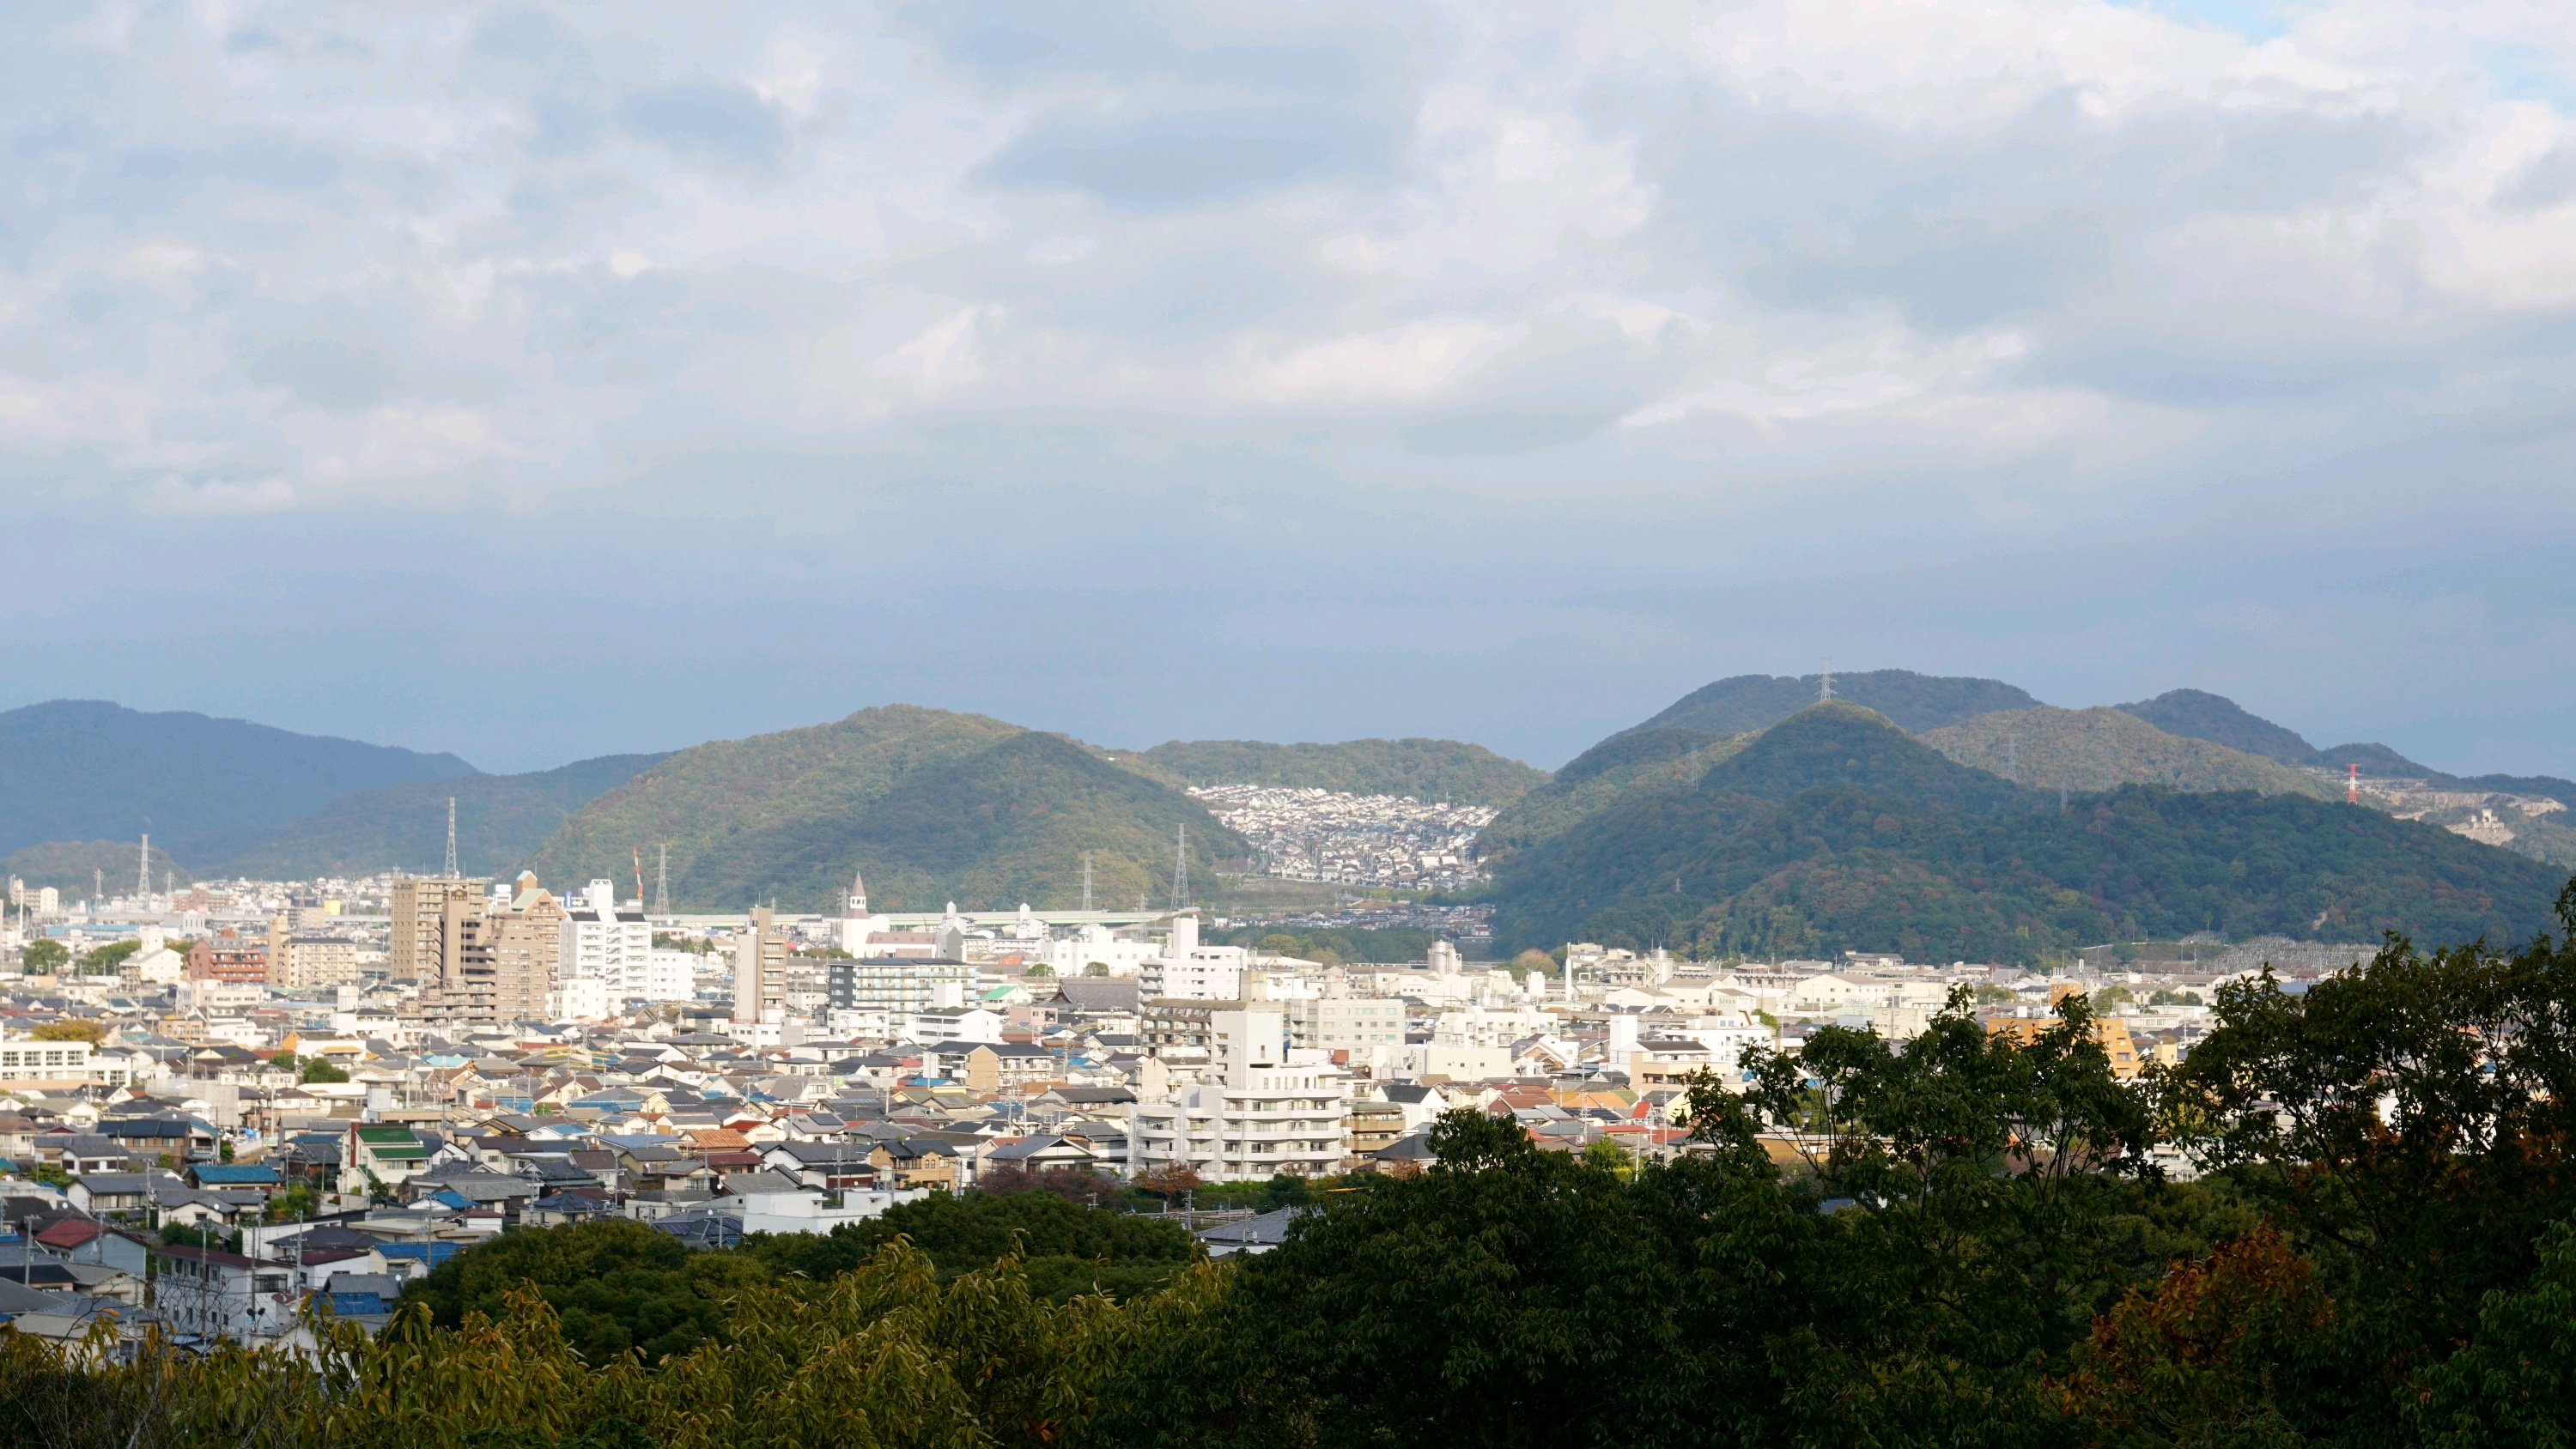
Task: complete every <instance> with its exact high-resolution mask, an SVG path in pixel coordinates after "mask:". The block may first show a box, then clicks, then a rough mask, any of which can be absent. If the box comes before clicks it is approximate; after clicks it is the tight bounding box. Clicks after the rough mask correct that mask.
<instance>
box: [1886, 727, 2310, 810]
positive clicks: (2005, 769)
mask: <svg viewBox="0 0 2576 1449" xmlns="http://www.w3.org/2000/svg"><path fill="white" fill-rule="evenodd" d="M1923 743H1925V744H1927V745H1930V746H1931V747H1932V748H1934V749H1936V750H1939V751H1940V752H1941V753H1943V754H1945V755H1948V756H1949V757H1950V758H1951V759H1953V760H1956V761H1958V762H1959V763H1960V764H1963V765H1967V766H1970V767H1972V768H1975V769H1979V770H1984V771H1986V772H1987V773H1988V774H1993V775H2002V776H2005V777H2006V778H2008V779H2013V780H2017V781H2019V782H2020V783H2022V784H2025V785H2029V786H2032V787H2034V788H2037V789H2042V790H2058V789H2065V790H2108V789H2112V788H2114V787H2116V786H2120V785H2162V786H2165V787H2166V788H2168V789H2173V790H2188V791H2210V790H2252V791H2254V792H2256V793H2257V794H2263V795H2307V796H2310V797H2313V798H2315V799H2319V800H2330V799H2336V798H2339V797H2340V796H2341V795H2342V793H2343V792H2342V791H2341V789H2339V788H2338V787H2336V786H2334V785H2331V784H2328V783H2327V782H2326V781H2324V780H2322V779H2319V778H2318V777H2317V776H2315V775H2311V774H2308V773H2306V772H2305V771H2302V770H2294V769H2292V768H2290V767H2289V766H2287V765H2284V764H2282V763H2280V762H2279V761H2277V760H2272V759H2266V758H2265V757H2263V756H2261V755H2255V754H2247V753H2246V752H2244V751H2243V750H2234V749H2229V748H2228V747H2227V746H2225V745H2219V744H2212V743H2210V742H2209V741H2208V740H2204V739H2191V738H2187V737H2185V736H2182V735H2174V734H2167V733H2166V732H2165V731H2163V730H2161V729H2158V728H2157V727H2155V726H2154V725H2152V724H2149V723H2147V722H2146V721H2145V720H2144V719H2141V718H2139V717H2137V716H2136V715H2133V714H2130V713H2128V712H2127V711H2126V710H2125V709H2099V708H2097V709H2056V708H2052V707H2050V706H2048V705H2044V704H2043V705H2039V706H2036V707H2035V708H2031V709H2016V710H2003V711H2000V712H1998V713H1995V714H1981V715H1979V716H1977V717H1976V718H1975V719H1972V720H1966V721H1962V722H1961V723H1959V724H1954V725H1944V726H1943V727H1941V728H1940V729H1937V730H1930V731H1927V732H1925V734H1924V735H1923Z"/></svg>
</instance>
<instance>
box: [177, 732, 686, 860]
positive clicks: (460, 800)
mask: <svg viewBox="0 0 2576 1449" xmlns="http://www.w3.org/2000/svg"><path fill="white" fill-rule="evenodd" d="M669 758H670V756H668V755H602V756H601V757H599V758H598V759H595V760H578V761H575V762H574V763H572V764H569V765H564V766H561V767H559V768H556V769H552V770H538V771H534V772H532V773H529V774H525V775H479V774H478V775H465V776H460V777H459V778H456V779H453V780H429V781H420V782H416V783H413V784H409V785H396V786H393V787H391V788H389V789H384V790H367V791H362V792H360V793H358V794H355V795H343V796H341V797H340V798H339V799H337V800H334V801H332V802H331V803H330V804H328V805H325V806H323V807H322V808H321V810H319V811H317V812H316V813H314V814H312V815H310V816H307V817H305V818H304V819H302V820H299V821H297V822H295V823H294V824H292V825H289V826H288V827H286V828H285V829H284V830H281V831H279V832H278V833H277V834H275V835H272V836H270V837H269V838H268V839H267V840H264V841H261V842H260V843H259V844H257V845H254V846H251V847H249V848H248V849H246V850H243V851H242V852H240V853H239V854H237V855H235V856H233V857H232V858H231V859H229V860H226V861H224V862H223V869H224V870H225V871H226V872H227V873H229V874H232V875H244V876H250V877H252V878H254V879H264V880H309V879H312V878H314V877H316V876H329V875H342V876H346V875H367V874H372V873H374V872H376V871H383V870H407V871H413V872H422V871H434V870H437V869H438V868H439V867H440V866H441V865H442V864H443V863H444V861H445V858H446V854H447V802H448V800H449V799H450V798H453V799H454V800H455V801H456V864H457V868H458V869H460V870H463V871H464V872H466V873H467V874H469V875H484V876H493V877H500V876H504V875H508V874H510V873H512V872H514V871H516V870H518V869H519V868H520V867H521V866H524V865H526V864H527V863H528V862H529V861H530V860H531V859H532V858H533V857H534V856H535V855H536V853H537V848H538V847H539V846H540V845H542V844H544V843H545V839H546V837H547V836H549V835H551V834H553V833H554V830H555V827H557V826H559V825H561V824H563V823H564V821H565V820H566V819H567V818H569V817H570V816H571V815H572V813H573V812H574V811H575V810H578V809H580V808H581V807H582V806H584V805H586V804H588V803H590V802H591V801H592V800H595V799H597V798H598V797H599V796H600V795H602V794H604V793H605V792H607V791H609V790H612V789H614V788H616V787H617V786H619V785H622V784H624V783H626V782H627V781H628V780H631V779H633V778H635V776H636V775H637V774H638V773H640V772H641V771H644V770H646V769H649V768H651V767H652V766H654V765H656V764H659V763H660V762H662V761H663V760H666V759H669ZM645 853H646V854H647V855H648V856H649V855H650V854H651V853H652V852H650V851H647V852H645ZM633 871H634V861H633V857H632V856H629V857H628V861H627V868H626V870H625V871H623V872H621V873H620V874H619V875H617V876H616V877H615V878H616V879H618V880H628V879H631V878H632V875H633Z"/></svg>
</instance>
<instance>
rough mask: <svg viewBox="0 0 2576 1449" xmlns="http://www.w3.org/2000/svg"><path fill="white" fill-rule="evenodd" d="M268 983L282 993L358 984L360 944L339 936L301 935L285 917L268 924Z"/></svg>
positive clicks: (272, 919)
mask: <svg viewBox="0 0 2576 1449" xmlns="http://www.w3.org/2000/svg"><path fill="white" fill-rule="evenodd" d="M268 984H269V985H271V986H274V987H276V988H278V989H279V990H281V991H294V990H297V989H299V988H301V987H307V986H355V985H357V984H358V943H357V942H355V941H343V940H341V939H339V938H338V937H336V936H298V935H294V934H291V933H289V932H288V930H287V929H286V917H284V916H271V917H270V918H269V921H268Z"/></svg>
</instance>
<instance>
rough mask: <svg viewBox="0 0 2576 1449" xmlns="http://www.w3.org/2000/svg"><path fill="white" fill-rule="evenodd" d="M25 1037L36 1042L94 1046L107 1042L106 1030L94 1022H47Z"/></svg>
mask: <svg viewBox="0 0 2576 1449" xmlns="http://www.w3.org/2000/svg"><path fill="white" fill-rule="evenodd" d="M27 1035H28V1036H29V1037H30V1038H31V1039H33V1040H36V1041H85V1042H90V1043H93V1044H95V1043H98V1042H102V1041H105V1040H107V1028H106V1027H105V1026H103V1025H101V1024H99V1023H98V1022H95V1021H70V1020H64V1021H49V1022H46V1023H45V1024H44V1025H43V1026H40V1027H37V1028H36V1029H35V1030H34V1031H31V1032H29V1033H27Z"/></svg>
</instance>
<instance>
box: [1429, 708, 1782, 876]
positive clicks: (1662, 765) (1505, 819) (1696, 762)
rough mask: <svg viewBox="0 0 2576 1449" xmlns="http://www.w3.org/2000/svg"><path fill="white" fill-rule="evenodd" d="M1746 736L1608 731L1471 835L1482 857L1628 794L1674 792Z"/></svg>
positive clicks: (1666, 728)
mask: <svg viewBox="0 0 2576 1449" xmlns="http://www.w3.org/2000/svg"><path fill="white" fill-rule="evenodd" d="M1752 738H1753V736H1751V735H1720V734H1711V733H1710V732H1709V731H1707V730H1699V729H1691V728H1689V727H1687V726H1683V725H1657V726H1655V727H1654V728H1652V729H1635V730H1629V731H1627V732H1626V733H1624V734H1615V735H1612V736H1611V737H1610V738H1608V739H1606V740H1603V741H1602V742H1601V743H1599V744H1597V745H1594V746H1593V747H1592V748H1590V749H1588V750H1585V751H1584V752H1583V753H1582V754H1580V755H1577V756H1575V757H1574V758H1573V759H1571V760H1568V761H1567V762H1566V764H1565V768H1564V769H1561V770H1559V771H1557V772H1556V777H1555V778H1554V779H1552V780H1549V781H1548V782H1547V783H1545V784H1543V785H1540V786H1539V787H1538V788H1536V789H1534V790H1531V791H1530V792H1529V793H1528V794H1525V795H1523V796H1521V797H1520V798H1519V799H1517V800H1514V801H1513V802H1511V803H1510V804H1508V805H1506V806H1504V807H1503V808H1502V809H1501V810H1500V811H1499V812H1497V813H1496V814H1495V816H1494V818H1493V821H1492V823H1490V824H1488V825H1487V826H1486V827H1485V828H1484V829H1483V830H1482V831H1480V832H1479V833H1478V834H1477V836H1476V851H1477V854H1478V855H1480V856H1481V857H1483V858H1484V859H1486V860H1488V861H1494V860H1499V859H1501V858H1502V857H1504V856H1507V855H1510V854H1512V853H1513V852H1514V851H1521V850H1527V849H1529V848H1530V847H1531V846H1533V845H1536V844H1538V843H1539V842H1541V841H1543V840H1551V839H1554V838H1555V837H1556V836H1558V835H1560V834H1563V833H1564V832H1565V831H1566V830H1568V829H1570V828H1571V827H1572V826H1573V825H1574V824H1575V822H1577V821H1579V820H1581V819H1583V818H1584V817H1585V816H1587V815H1591V814H1594V813H1596V812H1598V811H1600V810H1603V809H1606V808H1608V807H1609V805H1610V803H1611V802H1612V801H1614V800H1618V799H1620V798H1622V797H1623V796H1626V795H1630V794H1634V793H1651V792H1653V791H1656V790H1667V789H1681V788H1683V787H1685V786H1688V785H1690V784H1693V783H1695V782H1696V781H1697V780H1698V778H1699V776H1700V775H1702V774H1705V773H1706V772H1707V770H1708V769H1709V767H1710V766H1712V765H1715V764H1716V763H1717V762H1719V761H1721V760H1724V759H1725V758H1727V757H1728V756H1729V755H1732V754H1734V753H1735V752H1736V751H1737V750H1740V749H1742V748H1744V746H1745V744H1746V743H1747V742H1748V741H1750V740H1751V739H1752Z"/></svg>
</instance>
